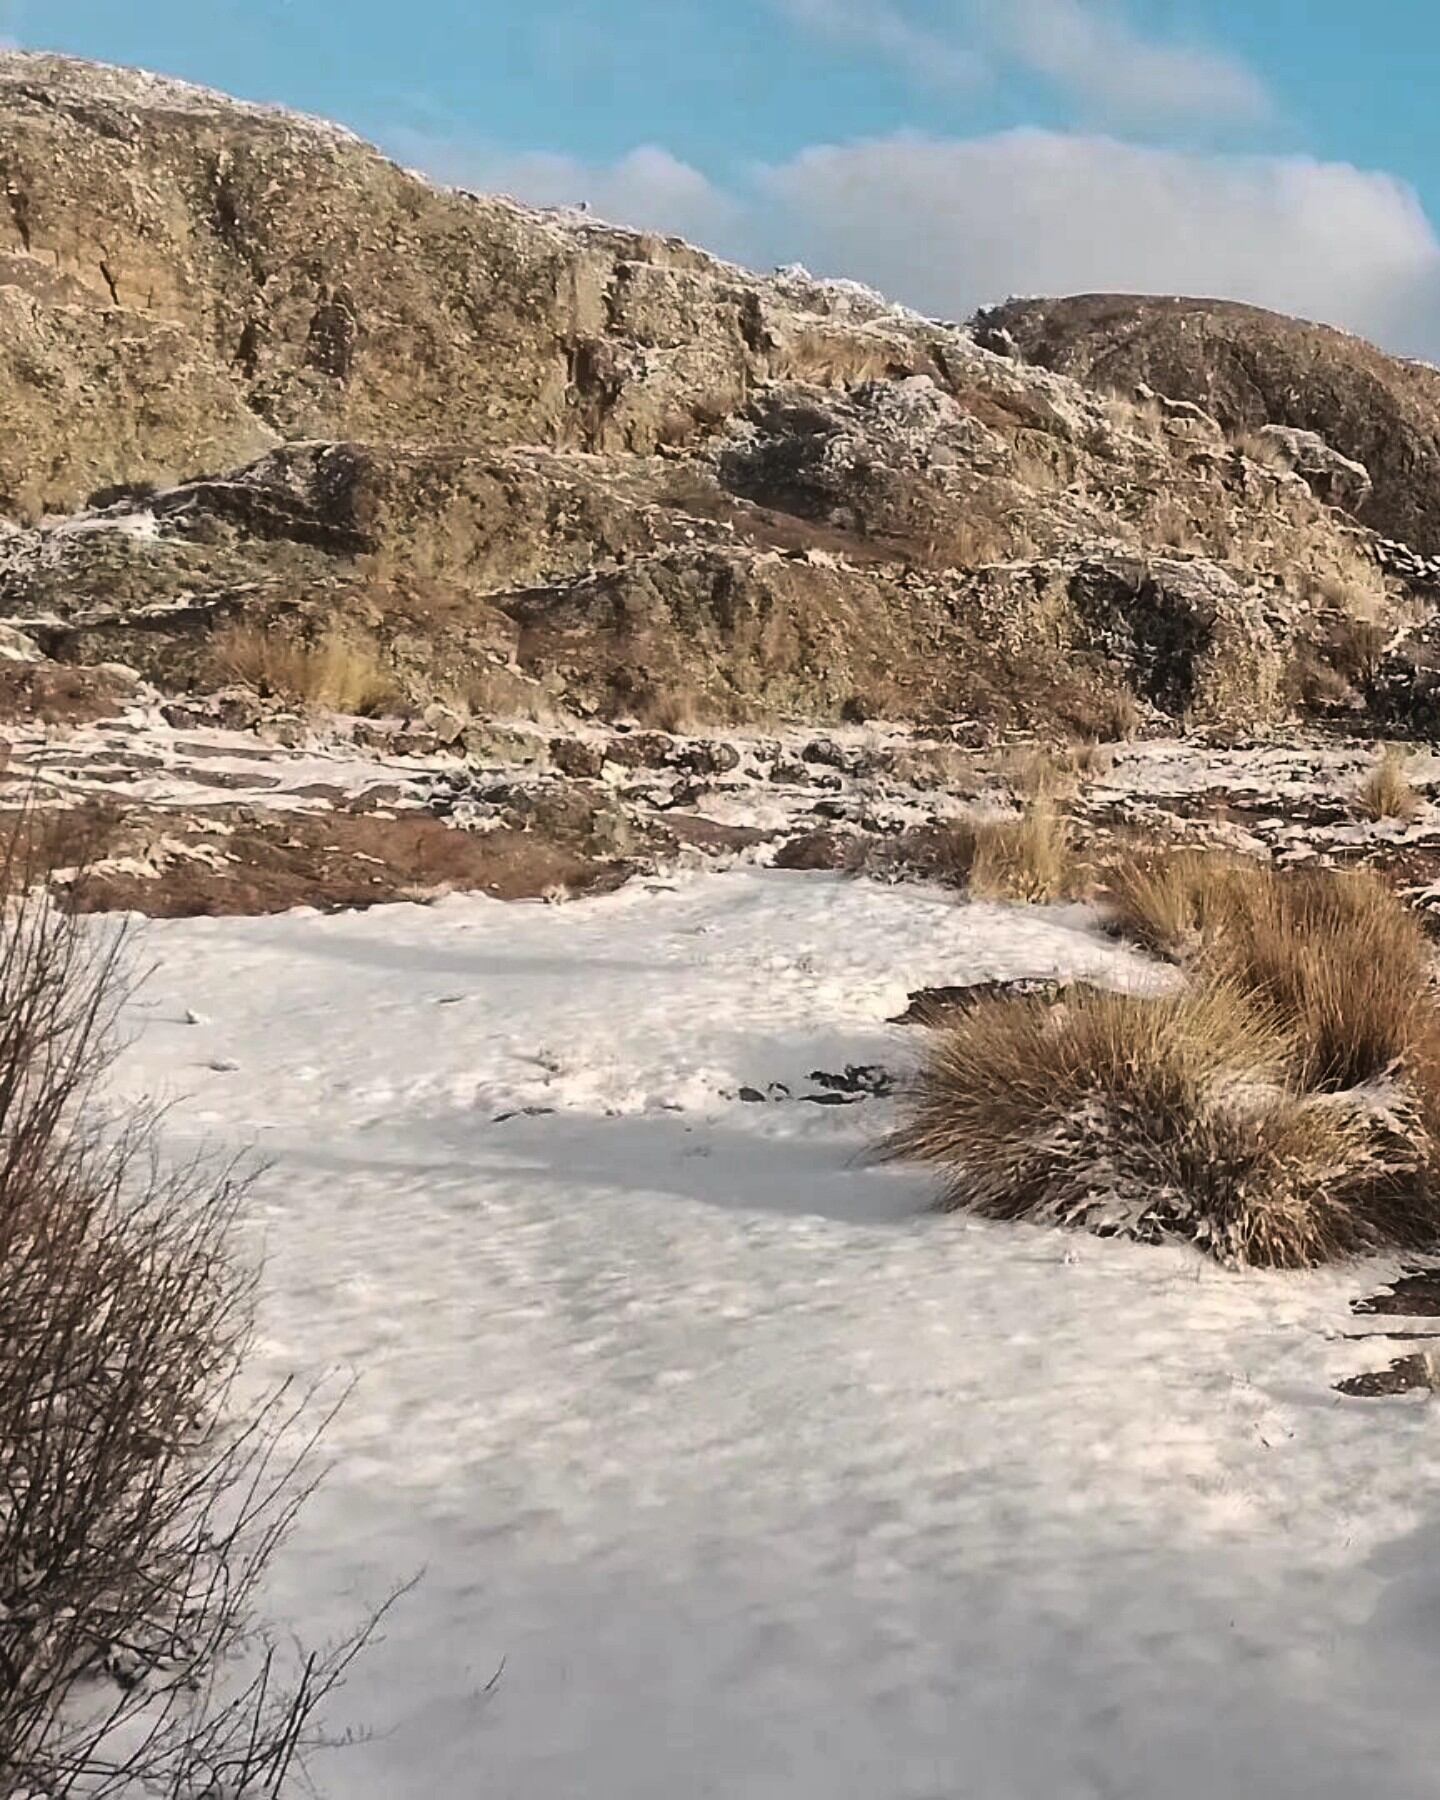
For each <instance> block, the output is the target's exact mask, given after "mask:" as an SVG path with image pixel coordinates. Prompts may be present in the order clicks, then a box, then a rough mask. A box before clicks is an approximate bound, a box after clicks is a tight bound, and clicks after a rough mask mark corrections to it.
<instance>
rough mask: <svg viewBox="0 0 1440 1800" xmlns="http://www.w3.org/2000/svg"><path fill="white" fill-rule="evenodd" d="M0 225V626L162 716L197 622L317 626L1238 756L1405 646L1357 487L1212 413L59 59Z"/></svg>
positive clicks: (678, 691)
mask: <svg viewBox="0 0 1440 1800" xmlns="http://www.w3.org/2000/svg"><path fill="white" fill-rule="evenodd" d="M0 188H3V196H0V197H3V202H4V203H3V204H0V325H3V335H0V418H3V420H4V424H5V430H4V431H3V433H0V517H6V516H8V518H9V520H10V521H11V525H12V527H13V529H10V530H9V531H8V532H7V533H6V534H5V535H4V536H0V601H3V605H4V608H5V611H6V612H7V614H8V615H9V616H10V617H11V618H12V619H14V620H17V621H23V622H29V623H30V624H32V625H33V626H35V628H36V630H37V631H39V632H40V634H41V636H42V637H43V639H44V641H45V643H46V645H47V647H48V648H49V649H50V650H51V651H52V652H53V653H54V654H56V655H59V656H63V657H68V658H81V657H97V656H101V655H104V656H106V657H110V658H118V659H121V660H125V661H128V662H133V663H135V664H137V665H138V666H140V667H142V668H143V669H144V670H145V671H146V672H147V673H148V674H150V675H152V676H153V677H154V678H155V679H157V680H159V681H161V682H163V683H167V684H171V685H176V684H181V685H184V684H188V685H203V684H205V683H206V682H207V681H213V680H214V679H215V673H216V670H215V664H214V659H213V656H212V655H211V643H212V633H213V630H214V628H215V627H216V626H217V625H221V624H225V623H227V622H229V623H233V622H234V621H235V620H236V619H237V618H238V619H242V620H249V621H252V622H258V623H261V624H265V625H272V624H283V625H284V626H285V628H286V629H289V630H293V631H295V632H296V633H299V634H301V635H304V634H313V633H315V632H317V631H320V630H324V629H326V628H328V627H329V626H330V625H331V624H333V622H335V621H337V620H338V621H340V622H342V623H343V624H344V625H345V626H346V627H347V628H352V629H360V630H363V631H364V632H365V633H366V634H367V635H369V636H371V637H373V638H374V640H375V642H376V644H377V645H378V646H379V647H380V649H381V650H382V652H383V653H384V655H385V656H386V657H387V658H388V659H389V660H390V662H391V663H392V664H393V666H394V668H395V669H396V671H397V673H398V675H399V677H400V679H401V681H402V683H403V685H404V687H405V689H406V691H407V692H409V693H410V694H411V696H412V697H414V698H417V699H423V698H425V697H426V696H427V695H429V694H432V693H433V692H435V691H438V690H441V689H443V690H444V691H446V692H452V693H453V692H454V691H456V690H457V689H465V688H467V687H470V688H473V689H476V690H477V691H478V690H479V689H480V688H482V687H483V686H484V683H482V682H479V681H478V679H477V678H478V677H479V676H484V677H486V678H487V680H488V679H489V678H490V677H492V676H494V675H496V674H497V673H502V674H503V675H504V676H505V678H506V680H511V679H512V678H513V679H514V680H518V681H520V682H524V683H530V684H534V685H535V686H536V687H538V688H540V689H543V691H544V693H545V694H546V695H547V696H548V697H549V698H550V699H551V700H554V701H559V702H563V703H566V704H571V705H580V706H584V707H587V708H594V709H599V710H601V711H609V712H615V711H626V710H635V709H638V710H641V711H645V710H647V709H648V710H649V711H651V712H652V713H662V712H664V711H665V710H667V709H674V708H676V707H681V708H684V709H688V710H690V711H692V712H694V713H696V714H697V715H699V716H713V717H717V718H729V719H743V718H747V717H751V716H755V715H757V714H762V713H765V712H771V711H775V710H777V709H778V710H781V711H787V712H795V713H800V714H807V715H811V716H815V717H828V716H833V715H835V714H837V713H840V712H842V711H849V712H850V713H852V714H854V713H856V712H891V713H895V714H897V715H902V716H907V715H908V716H925V717H938V716H945V717H955V716H956V715H962V716H968V717H971V718H972V719H974V720H976V721H977V722H979V723H980V724H981V725H999V724H1010V723H1016V724H1034V723H1040V724H1061V725H1065V726H1067V727H1068V728H1070V729H1074V730H1091V729H1101V728H1103V725H1104V723H1105V720H1106V719H1107V718H1108V717H1111V716H1113V715H1114V713H1115V709H1116V708H1117V707H1119V706H1121V705H1123V704H1124V703H1125V702H1126V701H1127V700H1128V699H1129V698H1130V697H1131V696H1135V697H1138V699H1139V700H1140V702H1141V703H1142V704H1143V705H1145V706H1149V707H1152V708H1155V709H1157V710H1158V711H1160V712H1162V713H1166V714H1169V715H1172V716H1177V717H1178V716H1182V715H1183V716H1185V717H1198V718H1205V717H1213V718H1238V719H1243V720H1245V721H1246V722H1247V723H1254V722H1257V721H1260V720H1265V719H1270V718H1275V717H1278V716H1280V715H1281V714H1282V713H1283V712H1284V711H1285V710H1286V709H1287V708H1288V707H1290V706H1291V705H1293V704H1294V703H1295V701H1296V696H1297V693H1298V692H1299V691H1300V688H1303V685H1304V684H1303V682H1301V683H1300V687H1297V682H1296V675H1295V671H1296V669H1297V668H1298V667H1300V666H1301V665H1302V664H1304V663H1305V662H1306V661H1307V659H1308V660H1309V662H1311V663H1313V662H1314V660H1315V658H1316V657H1319V658H1320V659H1321V661H1322V662H1323V660H1324V658H1325V656H1326V655H1327V654H1328V651H1327V649H1326V646H1327V645H1328V644H1329V643H1330V641H1331V638H1332V636H1333V631H1332V627H1333V625H1334V623H1335V620H1336V618H1337V617H1339V616H1341V615H1344V616H1345V617H1347V618H1348V617H1351V616H1352V615H1354V614H1355V613H1357V611H1358V612H1359V613H1363V614H1364V615H1365V616H1366V617H1367V618H1371V619H1373V618H1375V617H1377V616H1379V617H1382V618H1383V619H1384V620H1385V621H1387V622H1392V623H1393V622H1396V621H1399V620H1402V619H1403V618H1405V617H1406V616H1408V614H1409V612H1411V611H1413V610H1414V602H1413V596H1412V595H1411V594H1410V593H1409V592H1408V590H1407V588H1406V587H1405V585H1404V584H1402V583H1397V582H1396V581H1394V580H1391V579H1388V578H1386V577H1385V576H1383V575H1382V573H1381V571H1380V568H1379V567H1378V565H1377V561H1376V547H1375V545H1374V543H1373V541H1372V536H1371V534H1370V533H1369V532H1367V531H1366V530H1364V529H1363V528H1361V527H1360V526H1359V525H1357V524H1356V523H1355V522H1354V520H1353V519H1352V518H1350V517H1349V516H1348V515H1347V514H1346V513H1344V512H1343V511H1341V510H1339V507H1338V506H1337V505H1335V504H1330V502H1335V501H1337V500H1339V501H1341V502H1343V503H1345V504H1349V505H1358V504H1360V495H1361V491H1362V488H1363V483H1364V480H1365V472H1364V470H1359V471H1358V472H1355V474H1354V477H1353V480H1352V481H1351V484H1350V486H1349V487H1348V488H1345V489H1343V491H1341V490H1337V489H1336V488H1335V486H1334V483H1333V482H1329V481H1328V478H1327V479H1326V480H1322V479H1321V478H1320V475H1319V474H1318V473H1317V472H1316V469H1315V468H1311V469H1310V470H1309V472H1308V474H1307V473H1306V472H1305V471H1304V470H1303V468H1302V467H1301V463H1302V460H1303V459H1298V458H1297V457H1296V456H1294V455H1293V454H1286V455H1278V454H1276V455H1271V454H1255V455H1247V454H1245V453H1244V450H1243V449H1242V448H1239V447H1237V443H1236V441H1235V440H1234V439H1233V437H1232V436H1230V435H1227V433H1226V432H1225V431H1224V430H1223V429H1222V428H1221V425H1220V424H1219V423H1217V420H1216V418H1215V417H1214V416H1212V413H1211V410H1210V408H1209V407H1207V406H1206V405H1205V404H1204V403H1203V402H1204V401H1206V400H1209V401H1213V402H1214V404H1215V406H1216V407H1217V408H1218V410H1219V411H1220V413H1221V414H1222V415H1223V416H1225V417H1229V416H1230V415H1231V413H1232V412H1233V409H1230V408H1229V407H1228V401H1227V402H1226V404H1224V405H1222V404H1221V401H1222V400H1224V398H1225V396H1224V394H1220V393H1219V392H1218V390H1217V392H1216V393H1208V392H1207V393H1206V394H1205V395H1204V396H1203V397H1202V403H1201V404H1184V403H1179V402H1160V401H1158V400H1152V401H1149V402H1147V403H1145V404H1142V405H1136V404H1132V403H1130V402H1129V401H1126V400H1119V399H1116V398H1114V397H1112V396H1104V395H1102V394H1101V393H1099V392H1097V391H1096V390H1095V388H1094V387H1093V386H1086V385H1083V384H1082V383H1081V382H1078V381H1076V380H1074V379H1071V378H1070V376H1069V375H1068V374H1064V373H1060V374H1057V373H1053V372H1051V371H1050V370H1048V369H1045V368H1040V367H1036V366H1032V365H1031V363H1030V362H1029V361H1027V360H1025V359H1024V358H1021V357H1017V356H1016V355H1015V354H1014V353H1013V352H1014V348H1015V343H1014V341H1012V339H1009V338H1006V337H1005V336H1004V335H1003V334H1001V333H999V332H998V331H992V332H991V333H990V335H989V336H988V337H987V335H986V334H985V332H983V331H982V332H981V333H980V334H979V337H978V341H977V336H976V335H974V334H972V333H970V332H968V331H963V330H959V329H956V328H953V327H948V326H943V325H940V324H937V323H934V322H932V321H928V320H925V319H923V318H920V317H918V316H917V315H915V314H914V313H911V312H908V311H906V310H904V309H902V308H898V307H894V306H891V305H888V304H887V303H886V302H885V301H884V300H883V299H882V298H881V297H880V296H878V295H875V294H873V293H870V292H869V291H868V290H865V289H862V288H859V287H856V286H855V285H853V284H847V283H825V282H819V281H816V280H813V279H812V278H811V277H809V276H808V275H806V274H805V273H804V272H803V271H795V272H785V273H781V274H778V275H775V276H770V277H762V276H757V275H753V274H749V273H747V272H745V271H743V270H740V269H737V268H734V267H732V266H730V265H728V264H725V263H722V262H718V261H716V260H715V259H713V258H710V257H708V256H706V255H704V254H703V253H701V252H699V251H697V250H695V249H692V248H691V247H690V246H688V245H686V244H683V243H680V242H679V241H677V240H671V239H661V238H657V237H652V236H646V235H641V234H636V233H632V232H626V231H620V230H615V229H612V228H609V227H606V226H603V225H599V224H596V223H593V222H591V221H590V220H588V219H586V218H583V217H580V216H578V215H572V214H565V213H538V212H534V211H530V210H527V209H525V208H522V207H519V206H516V205H514V204H512V203H510V202H508V201H505V200H502V199H484V198H479V197H476V196H473V195H468V194H464V193H460V192H455V191H443V190H439V189H436V188H434V187H432V186H431V185H429V184H428V183H426V182H425V181H423V180H421V179H420V178H418V177H416V176H414V175H411V174H408V173H406V172H405V171H403V170H401V169H399V168H397V167H396V166H394V165H393V164H392V163H390V162H388V161H387V160H386V159H385V158H384V157H382V156H381V155H380V154H379V153H378V152H376V151H374V150H373V149H370V148H369V147H367V146H366V145H365V144H363V143H361V142H359V141H358V140H357V139H355V138H354V137H352V136H350V135H349V134H347V133H345V132H343V131H340V130H338V129H336V128H333V127H330V126H327V125H324V124H320V123H317V122H315V121H311V120H306V119H301V118H297V117H294V116H292V115H289V114H285V113H281V112H276V111H269V110H265V109H261V108H255V107H249V106H244V105H241V104H239V103H237V102H234V101H231V100H228V99H225V98H223V97H221V96H218V95H214V94H210V93H206V92H203V91H201V90H197V89H194V88H189V87H185V86H183V85H181V84H178V83H173V82H167V81H163V80H159V79H156V78H154V77H150V76H146V75H140V74H136V73H133V72H127V71H119V70H113V69H108V68H100V67H96V66H93V65H88V64H83V63H77V62H73V61H70V60H67V59H63V58H56V57H48V56H33V55H24V54H11V55H5V56H0ZM1038 316H1039V315H1036V317H1037V318H1038ZM1006 317H1007V319H1010V320H1011V324H1010V326H1009V329H1010V330H1011V331H1012V333H1013V338H1014V340H1018V342H1019V347H1020V348H1021V349H1022V350H1023V351H1024V352H1025V354H1026V357H1029V356H1034V357H1036V358H1041V359H1042V360H1043V358H1042V357H1041V351H1042V348H1043V346H1042V345H1041V340H1040V337H1039V336H1038V335H1036V332H1038V325H1037V327H1036V332H1031V331H1029V330H1028V328H1027V326H1026V322H1025V318H1023V317H1021V316H1020V315H1018V314H1017V315H1013V318H1012V315H1011V314H1009V313H1007V315H1006ZM1298 329H1300V328H1297V330H1298ZM987 342H994V343H995V344H997V345H998V346H999V352H1000V353H997V351H996V350H994V349H991V348H987V347H985V346H986V344H987ZM1055 360H1057V361H1062V362H1063V361H1065V360H1066V359H1065V357H1063V356H1060V355H1058V354H1057V355H1056V357H1055ZM1147 369H1149V365H1147ZM1083 372H1084V374H1085V375H1086V376H1087V378H1088V379H1090V380H1091V381H1092V382H1097V383H1098V382H1106V383H1108V382H1110V380H1111V373H1112V372H1111V370H1110V369H1109V368H1108V366H1100V365H1099V364H1098V363H1097V365H1096V366H1095V367H1093V368H1092V367H1089V366H1087V367H1086V368H1085V370H1084V371H1083ZM1149 372H1150V373H1151V374H1154V375H1155V379H1154V380H1153V381H1152V385H1153V386H1156V387H1159V388H1161V389H1162V390H1163V391H1164V392H1166V393H1170V394H1175V393H1181V394H1182V399H1183V390H1184V387H1185V384H1184V382H1183V381H1180V380H1178V379H1176V380H1171V381H1169V382H1168V384H1167V382H1166V381H1165V380H1162V379H1161V375H1162V373H1163V374H1166V375H1168V373H1169V370H1168V367H1167V368H1166V369H1164V370H1160V369H1158V368H1157V369H1149ZM1126 379H1128V375H1127V377H1126ZM1437 379H1440V378H1437ZM1227 391H1228V390H1227ZM1257 392H1259V390H1258V389H1257ZM1252 411H1253V414H1254V416H1255V417H1256V418H1257V419H1258V418H1259V416H1260V414H1261V413H1262V412H1264V411H1265V404H1264V402H1263V401H1262V399H1259V398H1254V399H1253V407H1252ZM1235 416H1240V415H1235ZM1244 416H1245V417H1247V418H1248V417H1249V416H1250V415H1249V414H1247V415H1244ZM1269 416H1270V415H1267V420H1266V421H1262V422H1268V417H1269ZM1273 416H1274V417H1276V418H1277V419H1279V420H1280V422H1282V423H1283V422H1289V421H1288V420H1287V417H1286V415H1284V414H1283V413H1275V414H1274V415H1273ZM1341 447H1342V448H1344V447H1345V446H1344V444H1343V443H1342V444H1341ZM1252 448H1253V446H1252ZM1323 448H1324V446H1322V449H1323ZM152 490H154V491H152ZM1377 493H1378V487H1377ZM1367 504H1368V503H1367ZM1376 504H1378V501H1377V502H1376ZM1387 516H1388V515H1387ZM1354 673H1355V672H1354V671H1353V670H1352V671H1350V673H1349V675H1348V676H1347V675H1345V674H1344V673H1343V672H1337V673H1335V682H1334V683H1332V684H1331V691H1332V697H1333V693H1334V691H1336V689H1335V683H1338V684H1339V687H1340V688H1343V687H1344V683H1345V680H1346V679H1349V678H1351V677H1353V675H1354Z"/></svg>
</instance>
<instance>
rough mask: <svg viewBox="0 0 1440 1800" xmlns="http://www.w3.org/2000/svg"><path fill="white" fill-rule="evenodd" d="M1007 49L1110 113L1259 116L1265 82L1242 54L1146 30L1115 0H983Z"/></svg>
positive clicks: (993, 32)
mask: <svg viewBox="0 0 1440 1800" xmlns="http://www.w3.org/2000/svg"><path fill="white" fill-rule="evenodd" d="M982 10H983V15H984V16H983V20H982V23H983V25H984V27H985V28H986V29H987V31H988V33H989V35H990V37H991V39H992V41H993V42H994V43H995V45H996V46H997V49H998V50H999V51H1000V53H1001V54H1002V55H1003V54H1008V55H1009V56H1011V57H1013V58H1014V59H1015V60H1016V61H1017V62H1018V63H1020V64H1021V65H1022V66H1024V67H1025V68H1028V69H1031V70H1033V71H1034V72H1035V73H1036V74H1037V75H1042V76H1044V77H1045V78H1046V80H1048V81H1052V82H1054V83H1055V84H1056V85H1057V86H1058V87H1060V88H1063V89H1064V90H1066V91H1067V92H1068V93H1070V94H1072V95H1073V96H1074V97H1075V98H1076V99H1077V100H1078V101H1079V102H1080V103H1081V104H1082V105H1083V106H1084V107H1086V108H1087V109H1089V110H1090V111H1091V112H1093V113H1096V114H1098V115H1100V116H1102V117H1105V118H1111V119H1145V118H1157V117H1161V116H1164V115H1167V114H1188V115H1190V116H1193V117H1200V118H1207V119H1259V118H1263V117H1264V116H1265V115H1266V114H1267V113H1268V112H1269V110H1270V101H1269V97H1268V95H1267V94H1266V91H1265V87H1264V84H1263V83H1262V82H1261V80H1260V78H1259V76H1257V75H1256V74H1255V72H1254V71H1253V70H1252V69H1249V68H1247V67H1246V65H1245V64H1244V63H1242V62H1240V61H1239V60H1238V59H1236V58H1235V57H1231V56H1226V55H1225V54H1223V52H1220V51H1217V50H1210V49H1206V48H1204V47H1203V46H1200V45H1189V44H1170V43H1161V42H1155V41H1152V40H1150V39H1147V38H1145V37H1144V36H1142V35H1141V34H1140V33H1139V32H1138V31H1136V30H1135V29H1134V27H1133V26H1131V25H1130V24H1129V23H1128V22H1127V21H1126V19H1125V18H1124V16H1123V15H1122V14H1121V13H1120V12H1119V11H1118V10H1117V9H1116V8H1115V6H1114V5H1112V4H1111V3H1110V0H1098V3H1097V0H982Z"/></svg>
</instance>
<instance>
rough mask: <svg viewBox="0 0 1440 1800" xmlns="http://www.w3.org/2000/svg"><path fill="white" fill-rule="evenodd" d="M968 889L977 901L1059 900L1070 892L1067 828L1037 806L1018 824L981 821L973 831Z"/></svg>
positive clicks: (1046, 808) (1071, 865) (1071, 869)
mask: <svg viewBox="0 0 1440 1800" xmlns="http://www.w3.org/2000/svg"><path fill="white" fill-rule="evenodd" d="M974 834H975V852H974V857H973V859H972V861H971V864H970V880H969V889H970V893H971V896H972V897H973V898H974V899H976V900H1029V901H1044V900H1059V899H1063V898H1064V896H1065V895H1066V893H1067V892H1068V891H1069V889H1070V885H1071V882H1072V880H1073V877H1074V858H1073V854H1072V849H1071V843H1070V828H1069V825H1068V824H1067V822H1066V821H1065V819H1064V818H1063V817H1062V816H1061V815H1060V814H1059V813H1057V812H1055V811H1054V809H1053V808H1051V807H1049V806H1045V805H1043V804H1037V805H1034V806H1031V807H1029V808H1027V810H1026V811H1025V812H1023V813H1021V815H1020V817H1019V818H1018V819H985V820H982V821H980V822H979V823H978V824H977V825H976V826H975V827H974Z"/></svg>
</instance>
